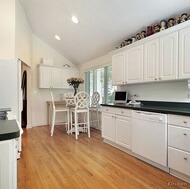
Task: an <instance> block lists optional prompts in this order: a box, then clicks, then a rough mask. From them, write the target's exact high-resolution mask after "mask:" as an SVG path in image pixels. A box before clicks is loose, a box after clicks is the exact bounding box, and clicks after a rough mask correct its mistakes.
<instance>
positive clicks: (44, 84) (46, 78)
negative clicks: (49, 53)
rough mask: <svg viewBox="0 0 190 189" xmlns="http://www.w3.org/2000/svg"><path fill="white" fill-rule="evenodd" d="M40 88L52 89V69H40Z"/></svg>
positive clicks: (41, 67) (42, 67) (43, 67)
mask: <svg viewBox="0 0 190 189" xmlns="http://www.w3.org/2000/svg"><path fill="white" fill-rule="evenodd" d="M39 88H51V68H50V67H45V66H40V67H39Z"/></svg>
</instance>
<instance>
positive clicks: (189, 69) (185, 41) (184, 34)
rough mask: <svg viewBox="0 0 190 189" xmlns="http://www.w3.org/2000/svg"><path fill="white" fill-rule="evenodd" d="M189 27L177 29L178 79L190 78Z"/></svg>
mask: <svg viewBox="0 0 190 189" xmlns="http://www.w3.org/2000/svg"><path fill="white" fill-rule="evenodd" d="M189 49H190V27H187V28H185V29H182V30H180V31H179V79H183V78H190V53H189Z"/></svg>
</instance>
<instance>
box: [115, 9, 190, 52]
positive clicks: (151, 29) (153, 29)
mask: <svg viewBox="0 0 190 189" xmlns="http://www.w3.org/2000/svg"><path fill="white" fill-rule="evenodd" d="M187 20H190V14H189V15H188V14H187V13H183V14H181V16H175V18H170V19H168V21H166V20H161V21H160V24H158V23H157V24H155V25H154V26H147V31H145V30H143V31H141V32H140V33H137V34H136V35H133V36H132V37H131V38H129V39H130V40H129V39H127V40H125V41H123V42H122V43H121V44H120V45H119V46H117V47H116V49H119V48H122V47H125V46H127V45H130V44H131V43H134V42H135V41H139V40H141V39H144V38H145V37H147V36H150V35H152V34H155V33H158V32H160V31H163V30H165V29H167V28H170V27H173V26H174V25H177V24H180V23H183V22H185V21H187Z"/></svg>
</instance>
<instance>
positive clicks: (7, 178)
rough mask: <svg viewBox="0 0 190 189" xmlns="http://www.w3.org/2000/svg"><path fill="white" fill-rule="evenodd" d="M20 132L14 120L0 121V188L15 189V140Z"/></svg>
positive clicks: (16, 151)
mask: <svg viewBox="0 0 190 189" xmlns="http://www.w3.org/2000/svg"><path fill="white" fill-rule="evenodd" d="M19 136H20V130H19V127H18V125H17V122H16V120H0V188H2V189H4V188H5V189H16V188H17V153H18V149H17V138H18V137H19Z"/></svg>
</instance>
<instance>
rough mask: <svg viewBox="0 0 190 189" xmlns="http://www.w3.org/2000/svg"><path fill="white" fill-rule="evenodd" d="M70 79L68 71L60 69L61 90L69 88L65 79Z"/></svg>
mask: <svg viewBox="0 0 190 189" xmlns="http://www.w3.org/2000/svg"><path fill="white" fill-rule="evenodd" d="M70 77H71V73H70V70H68V69H62V88H70V87H69V84H68V83H67V79H68V78H70Z"/></svg>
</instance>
